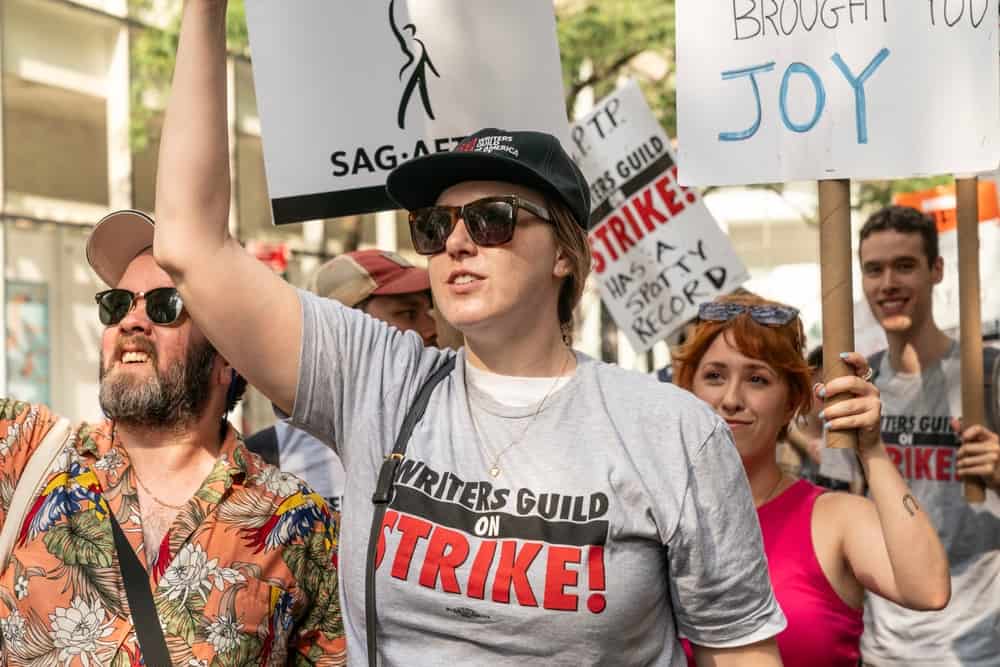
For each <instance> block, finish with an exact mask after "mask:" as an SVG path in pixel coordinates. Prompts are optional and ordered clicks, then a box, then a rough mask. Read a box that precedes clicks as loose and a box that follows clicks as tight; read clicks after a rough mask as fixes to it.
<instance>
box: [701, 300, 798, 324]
mask: <svg viewBox="0 0 1000 667" xmlns="http://www.w3.org/2000/svg"><path fill="white" fill-rule="evenodd" d="M743 313H746V314H747V315H749V316H750V318H751V319H752V320H753V321H754V322H756V323H757V324H763V325H764V326H768V327H780V326H784V325H786V324H788V323H789V322H791V321H792V320H794V319H795V318H796V317H798V316H799V311H798V309H796V308H792V307H791V306H764V305H752V306H747V305H744V304H742V303H726V302H718V301H709V302H708V303H703V304H701V305H700V306H699V307H698V319H699V320H702V321H703V322H728V321H729V320H731V319H733V318H734V317H736V316H737V315H741V314H743Z"/></svg>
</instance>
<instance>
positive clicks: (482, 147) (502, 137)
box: [473, 134, 521, 157]
mask: <svg viewBox="0 0 1000 667" xmlns="http://www.w3.org/2000/svg"><path fill="white" fill-rule="evenodd" d="M513 141H514V137H512V136H510V135H509V134H493V135H489V136H485V137H479V138H478V139H477V140H476V147H475V148H474V149H473V150H474V151H475V152H476V153H497V152H501V153H507V154H509V155H510V156H512V157H518V156H520V154H521V151H519V150H518V149H517V147H516V146H512V145H510V144H511V142H513Z"/></svg>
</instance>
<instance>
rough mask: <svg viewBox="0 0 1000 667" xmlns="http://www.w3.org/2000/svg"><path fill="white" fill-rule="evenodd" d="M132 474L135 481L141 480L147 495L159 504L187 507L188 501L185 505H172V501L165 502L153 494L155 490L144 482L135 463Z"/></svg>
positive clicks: (180, 507) (178, 508) (176, 507)
mask: <svg viewBox="0 0 1000 667" xmlns="http://www.w3.org/2000/svg"><path fill="white" fill-rule="evenodd" d="M132 475H133V476H134V477H135V481H137V482H139V486H141V487H142V490H143V491H145V492H146V495H148V496H149V497H150V498H152V499H153V500H155V501H156V502H157V504H159V505H163V506H164V507H169V508H170V509H172V510H182V509H184V508H185V507H187V503H184V504H183V505H171V504H170V503H166V502H163V501H162V500H160V499H159V498H157V497H156V496H155V495H154V494H153V492H152V491H150V490H149V487H148V486H146V485H145V484H143V483H142V479H141V478H140V477H139V471H137V470H136V469H135V464H134V463H133V464H132Z"/></svg>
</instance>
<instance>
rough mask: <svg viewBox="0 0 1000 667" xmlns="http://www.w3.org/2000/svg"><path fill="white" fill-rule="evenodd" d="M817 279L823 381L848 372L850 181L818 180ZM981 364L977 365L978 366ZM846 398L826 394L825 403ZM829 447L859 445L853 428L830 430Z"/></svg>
mask: <svg viewBox="0 0 1000 667" xmlns="http://www.w3.org/2000/svg"><path fill="white" fill-rule="evenodd" d="M819 216H820V224H819V248H820V282H821V285H822V290H823V381H824V382H829V381H830V380H833V379H834V378H838V377H841V376H844V375H851V374H852V373H853V370H852V369H851V367H850V366H848V365H847V364H846V363H844V361H843V360H842V359H841V358H840V353H841V352H850V351H853V350H854V299H853V298H852V292H851V271H852V265H853V260H852V257H851V181H850V180H848V179H837V180H829V181H819ZM981 365H982V364H980V366H981ZM846 398H848V397H847V396H827V397H826V405H832V404H834V403H836V402H837V401H840V400H843V399H846ZM826 444H827V446H828V447H838V448H841V449H846V448H854V449H857V447H858V434H857V432H856V431H830V432H828V433H827V434H826Z"/></svg>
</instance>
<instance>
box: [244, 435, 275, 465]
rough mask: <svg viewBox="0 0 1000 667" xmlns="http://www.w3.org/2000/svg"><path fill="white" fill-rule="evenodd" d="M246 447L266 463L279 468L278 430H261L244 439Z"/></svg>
mask: <svg viewBox="0 0 1000 667" xmlns="http://www.w3.org/2000/svg"><path fill="white" fill-rule="evenodd" d="M245 444H246V446H247V449H249V450H250V451H251V452H255V453H257V454H259V455H260V458H262V459H264V461H266V462H267V463H270V464H271V465H273V466H279V467H280V463H279V462H280V461H281V456H280V453H279V452H278V430H277V429H276V428H274V427H273V426H268V427H267V428H264V429H261V430H259V431H257V432H256V433H254V434H253V435H251V436H250V437H249V438H247V439H246V443H245Z"/></svg>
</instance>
